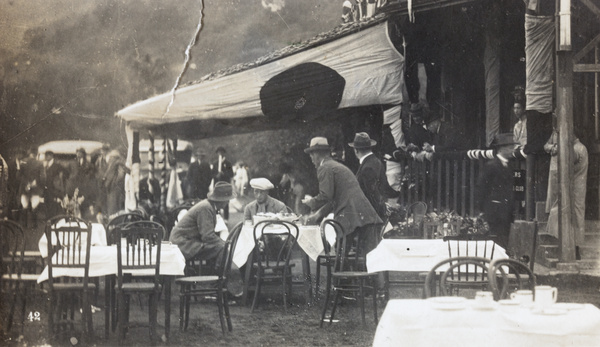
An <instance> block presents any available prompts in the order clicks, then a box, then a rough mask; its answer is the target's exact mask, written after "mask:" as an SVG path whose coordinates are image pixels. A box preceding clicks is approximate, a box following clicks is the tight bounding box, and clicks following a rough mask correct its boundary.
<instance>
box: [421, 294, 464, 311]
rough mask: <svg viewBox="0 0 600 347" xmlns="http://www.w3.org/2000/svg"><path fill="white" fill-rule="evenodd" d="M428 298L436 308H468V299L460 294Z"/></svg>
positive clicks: (451, 309) (450, 309) (453, 309)
mask: <svg viewBox="0 0 600 347" xmlns="http://www.w3.org/2000/svg"><path fill="white" fill-rule="evenodd" d="M427 300H428V301H429V302H431V305H432V307H433V308H434V309H436V310H447V311H455V310H462V309H465V308H466V299H465V298H463V297H460V296H438V297H433V298H429V299H427Z"/></svg>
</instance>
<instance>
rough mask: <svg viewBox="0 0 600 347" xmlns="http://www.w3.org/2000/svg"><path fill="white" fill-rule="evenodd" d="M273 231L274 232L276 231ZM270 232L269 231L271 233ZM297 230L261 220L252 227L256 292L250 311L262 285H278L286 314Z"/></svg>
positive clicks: (284, 223) (255, 304) (283, 223)
mask: <svg viewBox="0 0 600 347" xmlns="http://www.w3.org/2000/svg"><path fill="white" fill-rule="evenodd" d="M275 228H276V230H275ZM270 229H271V230H270ZM298 233H299V230H298V226H297V225H296V224H294V223H290V222H285V221H281V220H264V221H260V222H258V223H256V225H255V226H254V259H255V260H256V261H255V262H254V263H253V264H252V265H251V266H252V267H253V269H252V270H253V272H254V279H255V283H256V288H255V291H254V299H253V300H252V308H251V311H252V312H254V308H255V307H256V306H257V305H258V297H259V296H260V290H261V287H262V286H263V285H264V284H267V283H269V284H280V285H281V289H282V295H283V310H284V312H286V313H287V300H288V296H291V295H292V268H293V267H294V266H295V264H293V263H290V258H291V255H292V248H293V247H294V245H295V244H296V241H297V240H298Z"/></svg>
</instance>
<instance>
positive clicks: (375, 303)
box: [373, 283, 378, 325]
mask: <svg viewBox="0 0 600 347" xmlns="http://www.w3.org/2000/svg"><path fill="white" fill-rule="evenodd" d="M376 286H377V284H376V283H373V316H374V317H375V325H377V323H378V317H377V287H376Z"/></svg>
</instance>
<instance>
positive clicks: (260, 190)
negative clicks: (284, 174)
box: [244, 178, 287, 220]
mask: <svg viewBox="0 0 600 347" xmlns="http://www.w3.org/2000/svg"><path fill="white" fill-rule="evenodd" d="M250 187H252V189H254V197H255V198H256V200H254V201H252V202H251V203H249V204H248V205H246V208H245V209H244V220H252V217H253V216H254V215H255V214H257V213H284V212H287V206H285V204H284V203H283V202H281V201H279V200H277V199H275V198H272V197H270V196H269V190H271V189H273V188H275V186H274V185H273V183H271V181H269V180H268V179H266V178H253V179H251V180H250Z"/></svg>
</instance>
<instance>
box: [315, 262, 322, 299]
mask: <svg viewBox="0 0 600 347" xmlns="http://www.w3.org/2000/svg"><path fill="white" fill-rule="evenodd" d="M321 265H322V263H321V259H320V258H317V272H316V274H315V276H316V278H315V298H317V299H318V298H319V285H320V283H321Z"/></svg>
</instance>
